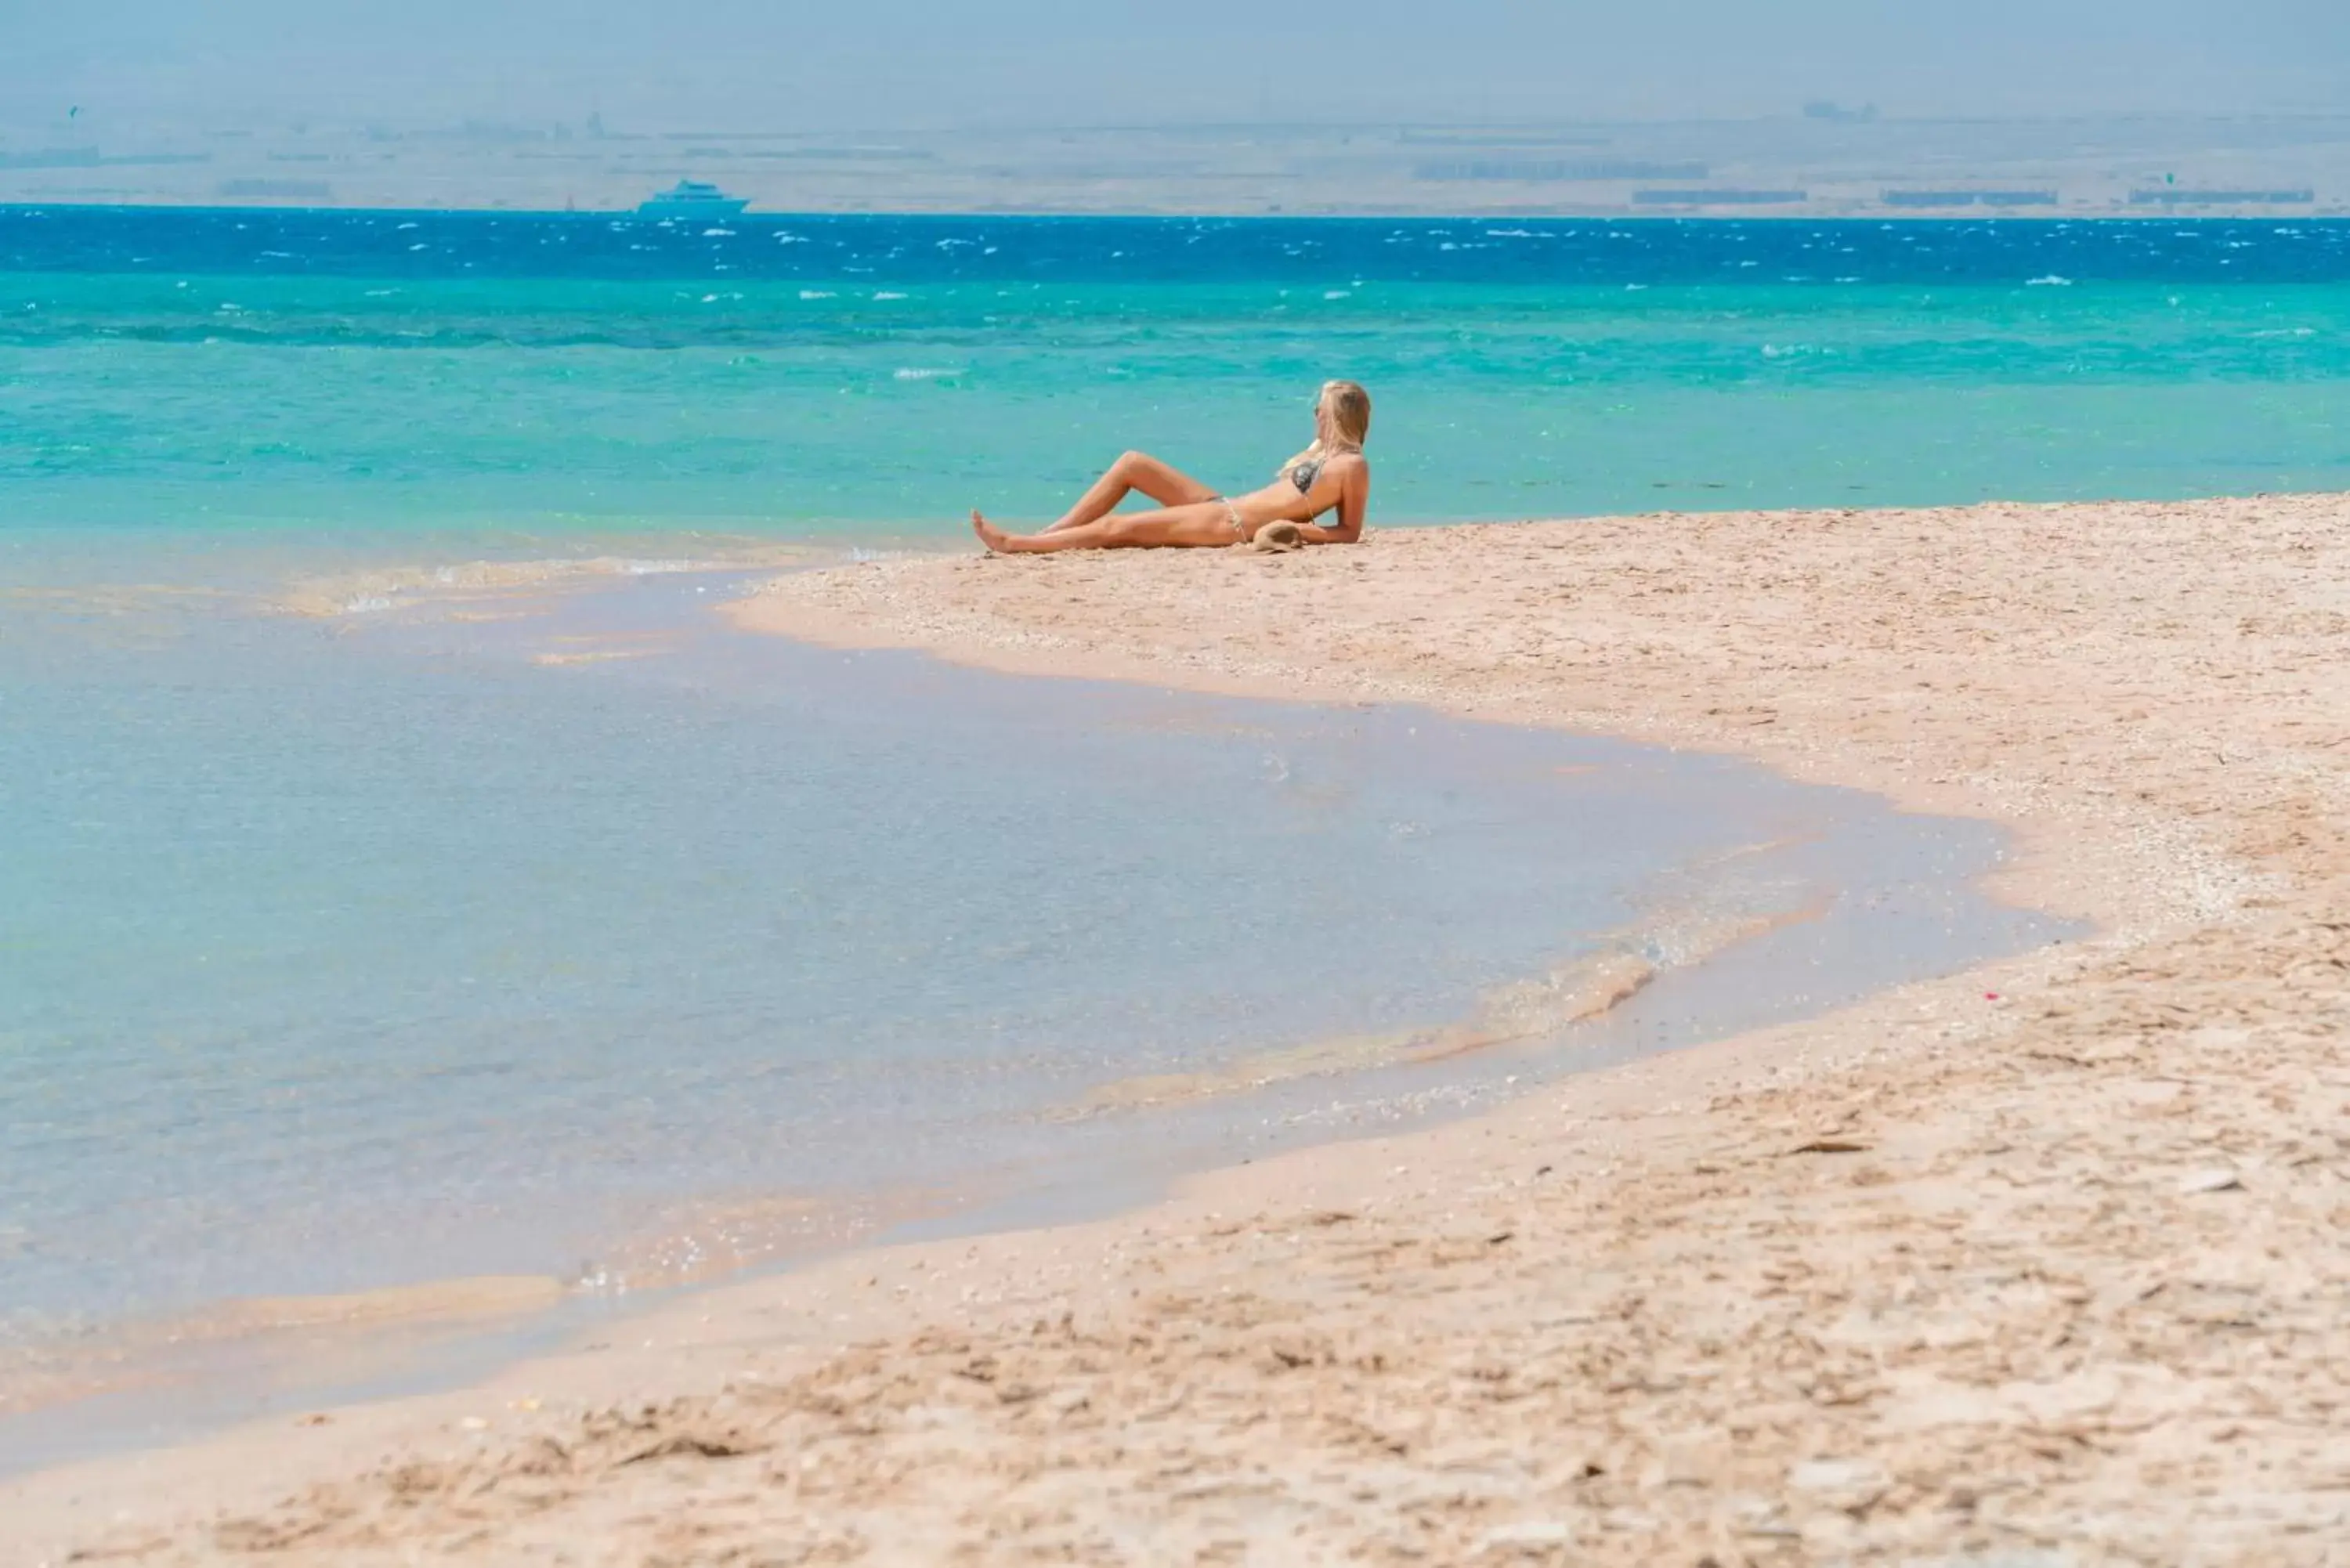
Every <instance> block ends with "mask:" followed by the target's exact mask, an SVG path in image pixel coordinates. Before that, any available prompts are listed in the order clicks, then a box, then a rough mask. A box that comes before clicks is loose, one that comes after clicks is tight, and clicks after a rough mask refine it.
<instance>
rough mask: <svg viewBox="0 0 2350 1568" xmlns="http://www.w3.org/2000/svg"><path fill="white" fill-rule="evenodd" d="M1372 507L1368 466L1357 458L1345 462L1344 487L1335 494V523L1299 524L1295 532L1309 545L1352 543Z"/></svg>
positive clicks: (1360, 532) (1369, 467) (1369, 466)
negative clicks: (1331, 526)
mask: <svg viewBox="0 0 2350 1568" xmlns="http://www.w3.org/2000/svg"><path fill="white" fill-rule="evenodd" d="M1370 509H1371V465H1370V464H1369V463H1367V462H1364V461H1363V460H1362V459H1360V458H1357V459H1356V460H1355V461H1354V462H1350V463H1348V464H1347V479H1346V488H1344V489H1343V490H1341V491H1340V492H1339V493H1338V524H1337V526H1336V527H1334V528H1325V527H1323V526H1321V525H1320V524H1315V523H1300V524H1298V525H1297V531H1298V533H1299V534H1300V535H1303V536H1304V537H1305V542H1306V543H1307V544H1309V545H1351V544H1353V543H1354V542H1355V541H1356V540H1357V539H1359V538H1361V537H1362V536H1363V518H1364V515H1365V514H1367V513H1368V512H1369V511H1370Z"/></svg>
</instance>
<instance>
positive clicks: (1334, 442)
mask: <svg viewBox="0 0 2350 1568" xmlns="http://www.w3.org/2000/svg"><path fill="white" fill-rule="evenodd" d="M1370 431H1371V395H1370V394H1369V393H1368V392H1366V391H1365V390H1363V389H1362V388H1360V387H1359V386H1357V385H1356V384H1355V383H1354V382H1352V381H1330V382H1326V383H1325V384H1324V385H1323V388H1322V394H1321V396H1320V397H1318V398H1316V399H1315V401H1314V444H1313V445H1312V446H1309V447H1307V448H1306V449H1305V451H1304V452H1299V453H1298V454H1297V455H1296V456H1295V457H1293V458H1291V459H1290V460H1289V461H1288V462H1285V463H1284V464H1282V465H1281V472H1280V473H1279V474H1277V475H1275V476H1274V481H1273V483H1271V484H1268V485H1266V486H1265V487H1264V488H1263V490H1256V491H1251V492H1250V493H1248V494H1246V495H1232V496H1227V495H1224V494H1222V493H1219V492H1217V491H1214V490H1211V489H1209V488H1208V487H1207V486H1206V485H1204V484H1202V483H1200V482H1199V481H1198V480H1196V479H1193V478H1191V476H1190V475H1189V474H1185V473H1179V472H1176V471H1175V470H1174V469H1172V468H1170V467H1168V466H1167V464H1165V463H1163V462H1159V460H1158V459H1157V458H1155V457H1151V456H1149V455H1148V454H1147V453H1144V452H1128V453H1127V454H1126V455H1125V456H1124V457H1121V458H1119V459H1118V461H1117V462H1114V463H1112V464H1110V468H1109V472H1107V473H1105V474H1103V475H1102V476H1101V478H1099V479H1098V480H1097V481H1095V482H1094V486H1093V488H1092V489H1090V490H1088V491H1087V492H1086V493H1085V494H1084V496H1083V497H1081V498H1080V499H1079V500H1078V502H1077V504H1076V505H1075V506H1072V507H1071V508H1069V511H1068V514H1067V515H1066V516H1065V517H1063V518H1062V519H1061V520H1060V521H1059V522H1057V523H1055V524H1053V525H1052V526H1051V527H1049V528H1047V529H1045V531H1044V532H1043V533H1041V534H1007V533H1005V532H1004V531H1003V529H1001V528H998V527H997V526H996V525H995V524H993V523H990V522H989V521H988V520H987V519H986V518H984V517H982V516H981V515H980V514H978V513H976V512H974V513H972V514H971V525H972V530H973V531H974V532H976V533H977V534H978V535H979V541H980V543H981V544H983V545H986V546H987V547H988V548H989V549H991V550H993V551H996V552H998V553H1000V554H1003V555H1027V554H1030V553H1033V552H1036V551H1044V550H1116V549H1126V548H1135V547H1151V546H1159V545H1239V544H1244V543H1248V542H1250V541H1252V540H1254V539H1255V538H1256V536H1257V534H1258V533H1259V531H1261V530H1263V529H1264V528H1267V527H1269V526H1270V525H1272V524H1276V523H1279V524H1287V525H1288V527H1287V528H1284V529H1283V530H1281V531H1280V535H1279V536H1280V537H1281V538H1282V540H1283V543H1284V545H1286V544H1287V543H1289V542H1290V541H1289V539H1288V537H1287V535H1288V532H1289V529H1292V528H1294V529H1295V534H1296V539H1295V542H1296V543H1298V544H1304V545H1351V544H1353V543H1354V542H1355V541H1356V540H1357V539H1359V538H1361V537H1362V536H1363V514H1364V512H1365V511H1366V510H1367V508H1368V506H1369V504H1370V499H1371V465H1370V464H1369V463H1368V462H1365V461H1364V459H1363V438H1364V437H1365V436H1367V435H1368V434H1370ZM1138 490H1139V491H1140V492H1142V493H1143V494H1145V495H1148V496H1149V497H1150V499H1152V500H1153V501H1156V502H1158V503H1159V507H1158V509H1157V510H1155V511H1150V512H1128V513H1126V514H1122V515H1114V513H1116V510H1117V507H1118V503H1119V502H1121V501H1123V500H1125V499H1126V498H1127V497H1128V495H1130V494H1132V493H1134V492H1136V491H1138ZM1328 512H1336V514H1338V515H1337V520H1336V524H1334V525H1333V526H1331V527H1327V528H1324V527H1318V526H1316V525H1315V522H1314V519H1315V518H1316V517H1319V516H1321V515H1323V514H1325V513H1328Z"/></svg>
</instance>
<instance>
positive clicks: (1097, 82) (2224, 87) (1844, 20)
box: [0, 0, 2350, 130]
mask: <svg viewBox="0 0 2350 1568" xmlns="http://www.w3.org/2000/svg"><path fill="white" fill-rule="evenodd" d="M2345 88H2350V3H2345V0H2224V3H2215V0H1962V3H1961V0H1607V3H1604V4H1602V3H1596V0H1548V3H1543V0H1353V3H1351V4H1347V3H1342V0H1319V3H1316V4H1300V3H1297V0H1170V3H1169V4H1163V5H1140V4H1134V3H1131V0H1090V3H1082V4H1081V3H1078V0H961V3H954V4H950V3H948V0H827V3H826V4H822V5H816V4H807V3H803V0H667V3H658V4H657V3H651V0H571V3H568V4H566V3H563V0H399V3H396V4H353V3H348V0H346V3H340V4H338V3H335V0H0V119H5V121H7V122H11V123H15V124H18V125H23V124H26V123H27V122H41V121H46V120H47V118H48V117H49V116H50V115H51V114H56V115H57V116H59V117H62V115H63V113H64V111H65V108H66V107H67V105H68V103H79V104H81V105H83V106H84V109H85V113H86V115H87V116H88V119H86V120H85V121H84V122H83V123H84V124H86V125H89V126H93V127H96V128H99V129H103V128H104V127H107V126H109V125H113V126H119V127H124V128H128V127H131V126H138V127H141V128H148V127H157V126H161V127H164V128H171V127H174V126H184V127H185V128H187V129H190V130H197V129H203V128H204V127H207V126H218V125H223V124H230V123H236V122H239V121H244V122H247V123H265V122H270V121H277V120H282V119H286V118H289V117H296V118H298V117H314V118H317V119H322V120H329V121H348V120H352V119H369V118H381V119H390V120H393V121H396V122H398V123H402V124H415V123H421V122H428V121H433V120H447V119H462V118H467V117H476V118H486V119H540V120H544V119H570V120H573V121H577V120H578V119H581V118H584V116H585V115H586V114H587V112H588V111H589V110H590V109H601V110H602V112H603V114H604V116H605V118H606V119H607V120H608V121H611V122H614V123H615V124H616V125H619V126H646V127H651V128H656V129H658V128H671V129H674V128H680V127H686V126H701V127H708V128H711V129H759V128H772V129H777V130H797V129H821V128H839V129H851V128H886V127H890V126H905V127H914V126H939V125H953V124H967V123H980V124H988V125H996V126H1010V125H1020V124H1031V125H1069V124H1098V123H1128V124H1145V123H1148V124H1165V123H1170V122H1181V121H1184V120H1188V119H1196V120H1199V121H1202V122H1210V123H1220V124H1229V123H1232V122H1233V121H1237V120H1259V119H1267V118H1279V119H1313V120H1345V121H1354V122H1378V121H1387V120H1396V119H1481V118H1491V119H1528V118H1534V119H1621V118H1631V119H1656V118H1718V117H1720V118H1742V117H1748V116H1753V115H1759V114H1784V113H1788V112H1791V111H1792V110H1793V109H1794V108H1795V107H1796V106H1798V105H1800V104H1801V103H1802V102H1803V101H1804V100H1805V99H1811V98H1823V97H1825V98H1835V99H1842V100H1844V101H1846V102H1853V103H1857V102H1859V101H1862V100H1865V99H1869V100H1874V101H1876V102H1877V103H1878V104H1880V105H1882V106H1883V108H1884V109H1885V111H1886V112H1887V114H1889V115H1898V116H1904V117H1911V116H1950V115H1961V116H1964V115H2040V114H2111V113H2128V112H2139V111H2147V112H2177V111H2190V112H2192V111H2210V112H2229V113H2240V112H2244V111H2248V110H2258V109H2274V110H2278V111H2281V112H2309V111H2312V110H2324V109H2350V92H2345Z"/></svg>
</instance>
